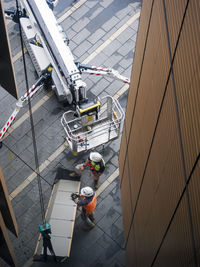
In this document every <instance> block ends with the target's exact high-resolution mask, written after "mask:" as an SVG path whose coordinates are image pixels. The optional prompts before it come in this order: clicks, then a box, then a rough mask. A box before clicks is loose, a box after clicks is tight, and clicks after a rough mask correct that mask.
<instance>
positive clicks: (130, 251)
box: [126, 225, 139, 267]
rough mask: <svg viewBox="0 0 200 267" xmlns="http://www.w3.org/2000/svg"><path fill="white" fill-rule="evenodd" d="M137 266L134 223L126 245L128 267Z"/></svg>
mask: <svg viewBox="0 0 200 267" xmlns="http://www.w3.org/2000/svg"><path fill="white" fill-rule="evenodd" d="M137 266H138V265H137V252H136V240H135V234H134V229H133V225H132V226H131V229H130V234H129V237H128V240H127V246H126V267H137ZM138 267H139V266H138Z"/></svg>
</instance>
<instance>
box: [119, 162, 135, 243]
mask: <svg viewBox="0 0 200 267" xmlns="http://www.w3.org/2000/svg"><path fill="white" fill-rule="evenodd" d="M121 196H122V213H123V226H124V240H125V242H126V240H127V236H128V232H129V228H130V225H131V218H132V208H131V196H130V184H129V177H128V168H127V162H126V166H125V171H124V178H123V182H122V185H121Z"/></svg>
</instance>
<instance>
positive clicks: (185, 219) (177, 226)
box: [153, 194, 196, 267]
mask: <svg viewBox="0 0 200 267" xmlns="http://www.w3.org/2000/svg"><path fill="white" fill-rule="evenodd" d="M192 258H193V246H192V238H191V231H190V223H189V214H188V204H187V198H186V194H184V197H183V199H182V200H181V203H180V205H179V207H178V209H177V211H176V214H175V216H174V218H173V221H172V224H171V226H170V228H169V231H168V232H167V234H166V236H165V238H164V242H163V244H162V246H161V249H160V251H159V254H158V257H157V259H156V261H155V263H154V265H153V267H160V266H162V267H169V266H170V267H184V266H189V264H190V262H191V261H192ZM190 266H196V265H193V264H192V265H190Z"/></svg>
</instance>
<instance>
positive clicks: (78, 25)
mask: <svg viewBox="0 0 200 267" xmlns="http://www.w3.org/2000/svg"><path fill="white" fill-rule="evenodd" d="M88 23H89V19H88V18H87V17H84V18H81V19H79V20H78V21H77V22H76V23H74V24H73V26H72V29H73V30H74V31H76V32H79V31H81V30H82V29H83V28H84V27H86V25H87V24H88ZM89 31H90V30H89Z"/></svg>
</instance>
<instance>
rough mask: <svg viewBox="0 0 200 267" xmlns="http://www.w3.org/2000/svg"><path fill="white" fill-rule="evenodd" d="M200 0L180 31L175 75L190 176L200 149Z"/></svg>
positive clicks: (192, 6)
mask: <svg viewBox="0 0 200 267" xmlns="http://www.w3.org/2000/svg"><path fill="white" fill-rule="evenodd" d="M199 14H200V2H199V1H198V0H194V1H190V2H189V5H188V10H187V13H186V17H185V22H184V26H183V29H182V32H181V37H180V42H179V45H178V49H177V53H176V57H175V61H174V76H175V84H176V90H177V99H178V107H179V113H180V124H181V132H182V137H183V148H184V155H185V161H186V171H187V177H188V175H189V173H190V171H191V168H192V166H193V164H194V161H195V159H196V157H197V154H198V153H199V151H200V138H199V136H200V119H199V118H200V90H199V85H200V53H199V43H200V27H199V25H200V16H199Z"/></svg>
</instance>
